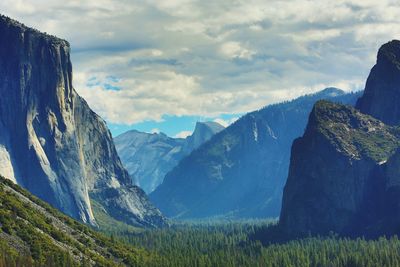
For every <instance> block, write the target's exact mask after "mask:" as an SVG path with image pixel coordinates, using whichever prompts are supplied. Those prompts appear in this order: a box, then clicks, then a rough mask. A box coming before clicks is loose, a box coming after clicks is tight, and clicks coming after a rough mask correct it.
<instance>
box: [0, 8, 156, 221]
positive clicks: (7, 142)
mask: <svg viewBox="0 0 400 267" xmlns="http://www.w3.org/2000/svg"><path fill="white" fill-rule="evenodd" d="M0 36H1V38H0V94H1V95H2V97H1V98H0V174H1V175H3V176H5V177H7V178H8V179H10V180H13V181H14V182H15V183H18V184H20V185H22V186H23V187H25V188H26V189H28V190H29V191H30V192H31V193H33V194H35V195H36V196H38V197H40V198H42V199H43V200H45V201H47V202H49V203H51V204H52V205H53V206H54V207H57V208H58V209H60V210H61V211H63V212H65V213H66V214H68V215H70V216H72V217H74V218H77V219H79V220H81V221H83V222H86V223H89V224H92V225H96V219H95V216H94V214H93V210H92V204H91V199H93V198H96V200H97V202H99V203H100V204H101V205H102V206H103V208H104V209H105V210H106V211H107V212H108V213H109V215H110V216H115V217H118V219H123V220H124V219H125V218H126V217H129V220H127V221H128V223H131V224H137V225H156V224H159V223H160V222H161V224H162V222H163V217H162V216H161V213H160V212H159V211H158V210H156V209H154V208H152V206H151V204H150V203H149V202H148V200H147V197H146V196H145V194H143V193H141V190H140V189H139V188H136V187H134V186H133V185H132V184H131V181H130V178H129V175H128V173H127V171H126V170H125V169H124V168H123V167H122V164H121V162H120V159H119V157H118V155H117V152H116V150H115V147H114V144H113V141H112V138H111V133H110V132H109V130H108V129H107V126H106V124H105V122H104V121H103V120H102V119H101V118H100V117H99V116H98V115H97V114H95V113H94V112H93V111H92V110H91V109H90V108H89V106H88V104H87V103H86V101H84V100H83V99H82V98H81V97H80V96H79V95H78V94H77V93H76V91H75V90H74V88H73V86H72V64H71V60H70V55H69V51H70V47H69V43H68V42H66V41H64V40H61V39H59V38H56V37H53V36H50V35H47V34H44V33H41V32H39V31H37V30H34V29H31V28H28V27H26V26H24V25H23V24H21V23H18V22H16V21H14V20H11V19H9V18H7V17H4V16H2V17H0ZM110 189H112V191H113V194H107V193H106V192H110ZM120 214H124V216H119V215H120Z"/></svg>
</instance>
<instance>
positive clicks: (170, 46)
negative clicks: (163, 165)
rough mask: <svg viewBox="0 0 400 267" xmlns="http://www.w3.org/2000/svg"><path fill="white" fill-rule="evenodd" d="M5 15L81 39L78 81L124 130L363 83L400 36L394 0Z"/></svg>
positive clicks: (64, 7)
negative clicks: (379, 56)
mask: <svg viewBox="0 0 400 267" xmlns="http://www.w3.org/2000/svg"><path fill="white" fill-rule="evenodd" d="M300 10H301V12H300ZM0 11H1V13H3V14H5V15H8V16H10V17H13V18H15V19H17V20H19V21H21V22H23V23H24V24H26V25H28V26H33V27H35V28H37V29H40V30H42V31H44V32H48V33H51V34H53V35H57V36H59V37H61V38H64V39H67V40H68V41H69V42H70V43H71V58H72V61H73V64H74V77H73V84H74V87H75V89H76V90H77V92H78V93H79V94H80V95H82V96H83V97H84V98H85V99H86V100H87V102H88V103H89V105H90V107H91V108H92V109H93V110H94V111H95V112H97V113H98V114H99V115H100V116H102V117H103V118H104V119H105V120H106V121H107V123H108V125H109V127H110V128H111V130H112V132H113V134H114V135H116V134H118V133H120V132H121V131H124V130H127V129H131V128H137V129H139V130H143V131H152V130H156V129H159V130H161V131H163V132H165V133H167V134H168V135H171V136H175V135H180V136H184V135H185V134H188V133H189V132H190V131H192V130H193V127H194V123H195V121H196V120H218V121H220V122H222V123H224V124H228V123H229V122H230V121H233V120H234V119H235V118H237V117H238V116H240V115H241V114H244V113H246V112H249V111H252V110H255V109H259V108H261V107H263V106H265V105H267V104H270V103H274V102H279V101H282V100H286V99H291V98H294V97H297V96H300V95H303V94H306V93H312V92H316V91H318V90H321V89H323V88H325V87H330V86H333V87H338V88H342V89H344V90H347V91H351V90H356V89H362V88H363V87H364V83H365V79H366V77H367V76H368V73H369V70H370V68H371V67H372V66H373V64H374V62H375V58H376V52H377V50H378V48H379V46H380V45H382V44H383V43H385V42H387V41H389V40H392V39H396V38H397V39H398V38H400V27H399V19H398V14H400V6H399V5H398V1H392V0H381V1H375V0H374V1H372V0H363V1H361V0H347V1H345V0H337V1H328V0H320V1H309V0H288V1H278V0H269V1H265V0H247V1H241V0H232V1H226V0H214V1H200V0H199V1H198V0H165V1H156V0H86V1H80V0H67V1H65V0H64V1H61V0H35V1H31V0H2V1H1V2H0Z"/></svg>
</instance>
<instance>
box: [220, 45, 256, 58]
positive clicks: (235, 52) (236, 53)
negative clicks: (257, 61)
mask: <svg viewBox="0 0 400 267" xmlns="http://www.w3.org/2000/svg"><path fill="white" fill-rule="evenodd" d="M220 51H221V53H222V54H223V55H225V56H227V57H229V58H243V59H248V60H250V59H251V58H252V56H253V55H255V54H256V52H255V51H252V50H249V49H246V48H244V47H243V46H242V45H241V44H240V43H239V42H226V43H223V44H222V45H221V48H220Z"/></svg>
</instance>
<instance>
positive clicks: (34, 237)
mask: <svg viewBox="0 0 400 267" xmlns="http://www.w3.org/2000/svg"><path fill="white" fill-rule="evenodd" d="M0 225H1V231H0V239H1V243H0V251H3V253H2V255H3V258H4V255H8V256H7V257H9V259H8V260H9V261H8V264H6V265H4V266H13V264H12V263H13V262H16V261H18V260H22V261H24V262H30V263H31V264H26V266H32V265H36V266H71V265H73V266H79V264H82V265H85V264H86V265H87V264H90V265H94V264H96V265H97V266H119V265H122V264H126V265H129V266H134V265H137V264H138V263H139V262H141V263H145V262H146V261H147V260H149V259H150V258H154V257H155V256H152V255H150V254H149V253H148V252H146V251H145V250H143V249H136V248H134V247H133V246H126V245H123V244H121V243H120V242H116V241H115V240H113V239H111V238H108V237H105V236H104V235H102V234H99V233H97V232H95V231H93V230H92V229H90V228H88V227H87V226H85V225H83V224H81V223H79V222H77V221H75V220H73V219H71V218H69V217H68V216H66V215H64V214H62V213H61V212H59V211H57V210H56V209H54V208H52V207H51V206H50V205H48V204H47V203H45V202H43V201H41V200H39V199H38V198H36V197H34V196H32V195H31V194H30V193H29V192H27V191H26V190H24V189H22V188H21V187H19V186H17V185H14V184H12V183H11V182H10V181H8V180H6V179H4V178H0ZM13 255H18V256H13ZM0 262H1V261H0ZM72 263H73V264H72ZM0 266H1V264H0Z"/></svg>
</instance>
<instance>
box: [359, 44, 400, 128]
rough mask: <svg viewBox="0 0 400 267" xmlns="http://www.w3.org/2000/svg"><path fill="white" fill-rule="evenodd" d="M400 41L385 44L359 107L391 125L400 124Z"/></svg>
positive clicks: (379, 53)
mask: <svg viewBox="0 0 400 267" xmlns="http://www.w3.org/2000/svg"><path fill="white" fill-rule="evenodd" d="M399 103H400V41H398V40H393V41H391V42H388V43H386V44H384V45H383V46H382V47H381V48H380V49H379V52H378V56H377V61H376V64H375V66H374V67H373V68H372V70H371V73H370V75H369V77H368V79H367V83H366V85H365V93H364V95H363V96H362V97H361V98H360V99H359V100H358V102H357V106H356V107H357V108H358V109H359V110H360V111H361V112H363V113H366V114H370V115H371V116H373V117H375V118H377V119H379V120H381V121H383V122H384V123H386V124H389V125H400V105H399Z"/></svg>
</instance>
